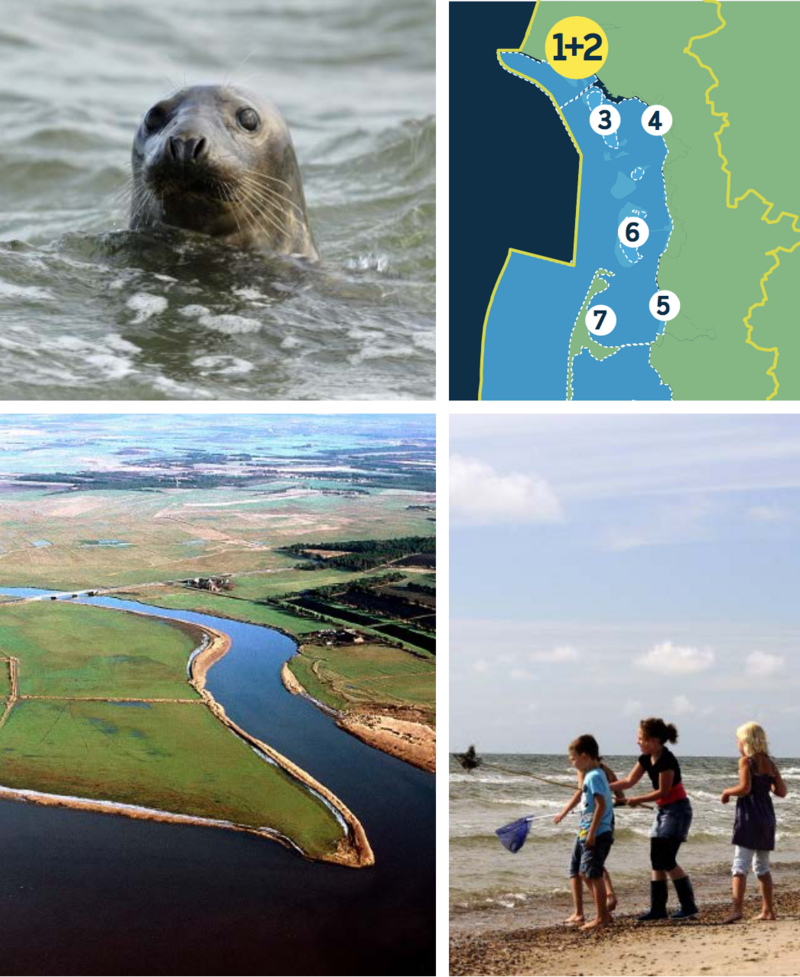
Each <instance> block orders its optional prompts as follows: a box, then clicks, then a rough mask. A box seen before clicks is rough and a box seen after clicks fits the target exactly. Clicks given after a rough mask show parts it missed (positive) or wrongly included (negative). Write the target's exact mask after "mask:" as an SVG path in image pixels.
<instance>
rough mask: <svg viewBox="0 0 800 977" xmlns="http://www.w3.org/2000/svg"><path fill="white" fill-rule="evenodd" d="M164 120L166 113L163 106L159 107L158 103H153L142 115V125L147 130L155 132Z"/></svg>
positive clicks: (165, 119)
mask: <svg viewBox="0 0 800 977" xmlns="http://www.w3.org/2000/svg"><path fill="white" fill-rule="evenodd" d="M166 121H167V113H166V112H165V111H164V109H163V108H161V106H160V105H154V106H153V108H151V109H150V111H149V112H148V113H147V115H146V116H145V117H144V127H145V129H147V130H148V132H155V131H156V129H160V128H161V127H162V126H163V125H164V123H165V122H166Z"/></svg>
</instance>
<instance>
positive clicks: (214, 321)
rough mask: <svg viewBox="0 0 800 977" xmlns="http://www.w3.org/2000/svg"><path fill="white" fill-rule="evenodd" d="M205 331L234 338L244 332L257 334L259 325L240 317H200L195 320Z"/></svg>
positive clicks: (228, 314) (256, 322)
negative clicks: (210, 330) (209, 330)
mask: <svg viewBox="0 0 800 977" xmlns="http://www.w3.org/2000/svg"><path fill="white" fill-rule="evenodd" d="M197 321H198V322H199V323H200V325H201V326H205V327H206V329H213V330H214V332H222V333H226V334H227V335H229V336H236V335H239V334H241V333H246V332H258V330H259V329H260V328H261V323H260V322H258V320H257V319H247V318H245V316H241V315H231V314H230V313H226V314H223V315H201V316H200V317H199V319H198V320H197Z"/></svg>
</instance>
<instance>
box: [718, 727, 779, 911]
mask: <svg viewBox="0 0 800 977" xmlns="http://www.w3.org/2000/svg"><path fill="white" fill-rule="evenodd" d="M736 745H737V746H738V747H739V753H741V759H740V760H739V783H738V784H737V786H736V787H728V788H726V789H725V790H723V792H722V796H721V797H720V800H721V801H722V803H723V804H727V803H728V801H729V800H730V799H731V798H732V797H735V798H736V819H735V821H734V823H733V838H732V839H731V843H732V844H734V845H735V846H736V848H735V849H734V852H733V870H732V871H733V881H732V888H733V910H732V911H731V914H730V916H729V917H728V918H727V919H726V920H725V922H726V923H735V922H737V921H738V920H740V919H741V918H742V915H743V913H742V910H743V907H744V893H745V889H746V887H747V873H748V872H749V871H750V865H751V864H752V866H753V871H754V872H755V873H756V876H757V877H758V887H759V889H761V902H762V909H761V915H760V916H759V917H758V919H765V920H766V919H770V920H771V919H775V909H774V907H773V905H772V875H771V874H770V870H769V853H770V852H771V851H774V850H775V811H774V809H773V807H772V798H771V797H770V792H771V793H773V794H775V796H776V797H786V784H785V783H784V782H783V778H782V777H781V775H780V771H779V770H778V768H777V767H776V766H775V762H774V761H773V759H772V758H771V757H770V755H769V744H768V743H767V734H766V733H765V732H764V730H763V729H762V728H761V727H760V726H759V725H758V723H745V724H744V726H740V727H739V728H738V729H737V730H736Z"/></svg>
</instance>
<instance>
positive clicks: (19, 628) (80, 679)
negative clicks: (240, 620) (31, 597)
mask: <svg viewBox="0 0 800 977" xmlns="http://www.w3.org/2000/svg"><path fill="white" fill-rule="evenodd" d="M199 643H200V635H199V633H198V632H197V631H196V630H192V629H189V628H186V627H181V626H180V625H177V624H174V623H172V622H167V621H153V620H151V619H149V618H143V617H137V616H136V615H134V614H120V613H118V612H115V611H107V610H104V609H103V608H100V607H90V606H86V605H80V604H72V603H67V602H65V601H35V602H31V603H26V604H12V605H8V606H7V607H5V608H3V610H2V613H0V654H2V655H13V656H14V657H15V658H19V660H20V668H19V686H20V693H21V694H22V695H61V696H87V695H92V696H117V697H124V696H130V697H131V698H142V697H148V698H151V697H152V698H187V697H192V698H194V697H196V696H197V693H196V692H195V691H194V689H193V688H192V687H191V686H190V685H189V683H188V680H187V676H186V662H187V661H188V659H189V655H190V654H191V653H192V651H193V650H194V649H195V648H196V647H198V645H199Z"/></svg>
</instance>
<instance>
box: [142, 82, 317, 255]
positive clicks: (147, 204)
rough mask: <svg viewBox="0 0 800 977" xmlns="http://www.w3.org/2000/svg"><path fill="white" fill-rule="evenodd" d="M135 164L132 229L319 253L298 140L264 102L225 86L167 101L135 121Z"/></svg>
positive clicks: (250, 246)
mask: <svg viewBox="0 0 800 977" xmlns="http://www.w3.org/2000/svg"><path fill="white" fill-rule="evenodd" d="M132 169H133V190H132V195H131V213H130V228H131V230H139V229H144V228H153V227H159V226H163V225H168V226H170V227H178V228H181V229H183V230H187V231H195V232H198V233H200V234H207V235H209V236H211V237H213V238H216V239H217V240H219V241H222V242H223V243H225V244H229V245H231V246H233V247H237V248H242V249H260V250H266V251H272V252H277V253H279V254H289V255H296V256H299V257H303V258H309V259H311V260H314V261H316V260H317V259H318V258H319V253H318V252H317V248H316V245H315V243H314V238H313V236H312V234H311V229H310V227H309V224H308V216H307V214H306V202H305V197H304V195H303V184H302V180H301V177H300V167H299V166H298V164H297V157H296V156H295V152H294V146H293V145H292V137H291V135H290V133H289V128H288V126H287V125H286V122H285V121H284V119H283V116H282V115H281V113H280V111H279V110H278V108H277V107H276V106H275V105H273V104H272V102H270V101H268V100H267V99H264V98H260V97H259V96H257V95H254V94H252V93H251V92H247V91H245V90H244V89H241V88H235V87H232V86H227V85H226V86H221V85H196V86H193V87H191V88H184V89H182V90H181V91H179V92H176V93H175V94H174V95H170V96H169V97H167V98H165V99H162V100H161V101H160V102H157V103H156V104H155V105H154V106H153V107H152V108H151V109H150V110H149V111H148V112H147V114H146V115H145V116H144V118H143V119H142V122H141V124H140V125H139V128H138V130H137V132H136V137H135V138H134V141H133V153H132Z"/></svg>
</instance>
